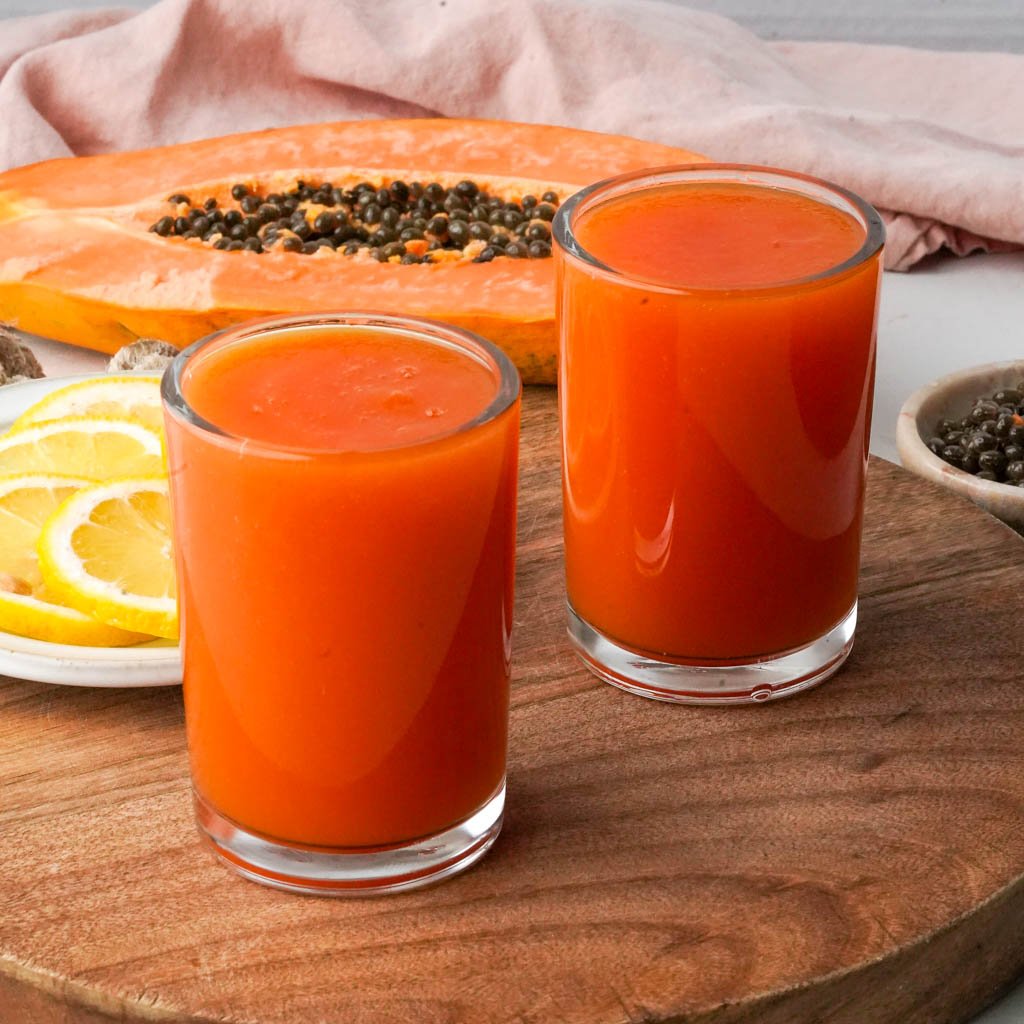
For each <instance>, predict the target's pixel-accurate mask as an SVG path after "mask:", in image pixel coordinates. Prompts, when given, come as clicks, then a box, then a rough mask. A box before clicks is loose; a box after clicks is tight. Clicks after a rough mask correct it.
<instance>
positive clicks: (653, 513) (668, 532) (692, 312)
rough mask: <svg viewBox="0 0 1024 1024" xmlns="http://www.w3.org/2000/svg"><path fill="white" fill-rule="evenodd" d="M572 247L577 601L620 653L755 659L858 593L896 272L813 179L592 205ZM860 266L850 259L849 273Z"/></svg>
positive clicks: (563, 298) (567, 290)
mask: <svg viewBox="0 0 1024 1024" xmlns="http://www.w3.org/2000/svg"><path fill="white" fill-rule="evenodd" d="M575 218H576V219H575V223H574V226H573V232H574V235H575V238H576V240H577V242H578V244H579V246H580V248H581V249H582V250H584V251H585V253H586V254H589V257H590V259H586V258H582V259H581V258H570V257H567V256H566V255H565V254H563V253H561V252H559V253H558V256H559V303H560V308H559V316H560V322H561V332H562V335H561V342H562V362H561V377H560V388H561V408H562V429H563V473H564V502H565V544H566V573H567V589H568V598H569V602H570V604H571V606H572V608H573V609H574V610H575V612H576V613H577V615H578V616H580V617H581V618H582V619H583V620H585V621H586V622H587V623H589V625H590V626H592V627H593V628H594V629H596V630H597V631H599V632H600V633H601V634H603V635H604V636H605V637H607V638H609V639H610V640H611V641H612V642H614V643H615V644H617V645H620V646H621V647H624V648H627V649H629V650H633V651H637V652H640V653H642V654H645V655H649V656H651V657H653V658H656V659H659V660H662V661H667V662H673V661H678V662H682V663H686V662H688V661H694V662H697V663H705V664H707V663H711V664H713V663H717V662H723V663H727V662H730V661H735V662H738V663H739V662H756V661H758V660H759V659H762V658H763V657H765V656H767V655H775V654H779V653H780V652H786V651H791V650H794V649H796V648H800V647H802V646H804V645H807V644H809V643H811V642H812V641H814V640H816V638H818V637H821V636H823V635H824V634H825V633H827V632H828V631H829V630H830V629H832V628H833V627H835V626H836V625H837V623H839V622H840V621H841V620H843V619H844V617H845V616H847V614H848V613H849V612H850V611H851V609H852V608H853V607H854V605H855V601H856V594H857V576H858V561H859V551H860V535H861V516H862V508H863V497H864V483H865V471H866V460H867V451H868V433H869V426H870V411H871V400H872V386H873V371H874V360H875V306H876V298H877V291H878V284H879V273H880V264H879V256H878V252H877V251H876V252H875V253H874V254H873V256H870V257H869V258H867V259H864V260H861V261H859V262H858V261H857V260H856V259H854V257H856V256H857V254H858V252H859V250H861V249H862V247H863V246H864V245H865V239H866V237H867V232H866V229H865V226H864V224H862V223H861V222H860V221H859V220H857V219H856V218H855V217H854V216H853V215H851V214H850V213H848V212H846V211H845V210H843V209H839V208H836V207H835V206H832V205H829V204H828V203H826V202H823V201H819V200H817V199H814V198H810V197H809V196H807V195H804V194H801V193H800V192H798V191H789V190H787V189H784V188H778V187H769V186H766V185H761V184H751V183H747V182H744V181H742V180H740V181H695V182H689V181H687V182H680V183H671V184H665V185H660V186H656V187H651V188H648V189H642V190H638V191H633V192H628V193H626V194H624V195H620V196H618V197H613V198H609V199H608V200H606V201H600V202H594V203H593V204H592V205H586V206H583V207H581V208H580V209H579V210H578V211H577V213H576V214H575ZM847 263H848V264H849V265H848V266H846V267H845V268H843V266H842V265H843V264H847Z"/></svg>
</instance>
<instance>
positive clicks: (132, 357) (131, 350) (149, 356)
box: [107, 338, 178, 373]
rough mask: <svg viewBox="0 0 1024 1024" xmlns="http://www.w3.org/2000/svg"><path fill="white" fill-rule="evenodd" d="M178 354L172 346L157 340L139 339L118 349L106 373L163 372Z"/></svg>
mask: <svg viewBox="0 0 1024 1024" xmlns="http://www.w3.org/2000/svg"><path fill="white" fill-rule="evenodd" d="M177 354H178V350H177V349H176V348H175V347H174V346H173V345H168V344H167V342H166V341H160V340H159V339H158V338H139V340H138V341H133V342H132V343H131V344H130V345H125V347H124V348H122V349H118V351H117V352H115V353H114V358H113V359H111V360H110V362H109V363H108V364H107V373H124V372H125V371H126V370H163V368H164V367H165V366H166V365H167V364H168V363H169V362H170V361H171V360H172V359H173V358H174V357H175V356H176V355H177Z"/></svg>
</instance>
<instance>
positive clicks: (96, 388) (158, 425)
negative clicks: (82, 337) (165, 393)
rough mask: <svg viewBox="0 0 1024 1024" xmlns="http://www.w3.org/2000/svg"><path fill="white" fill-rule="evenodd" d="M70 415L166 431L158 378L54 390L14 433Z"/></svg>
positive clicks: (17, 424) (117, 379)
mask: <svg viewBox="0 0 1024 1024" xmlns="http://www.w3.org/2000/svg"><path fill="white" fill-rule="evenodd" d="M67 416H90V417H95V416H102V417H105V418H110V417H113V418H115V419H130V420H138V421H139V422H140V423H143V424H145V425H146V426H147V427H149V429H150V430H155V431H157V432H159V431H161V430H162V429H163V425H164V420H163V412H162V410H161V407H160V378H159V377H97V378H96V379H94V380H80V381H78V382H77V383H75V384H68V385H67V387H63V388H59V389H58V390H56V391H51V392H50V394H48V395H47V396H46V397H45V398H43V399H40V400H39V401H38V402H36V403H35V405H32V406H29V408H28V409H26V410H25V411H24V412H23V413H22V414H21V415H20V416H19V417H18V418H17V419H16V420H15V421H14V423H13V425H12V426H11V430H23V429H24V428H25V427H28V426H32V425H33V424H36V423H47V422H49V421H50V420H59V419H63V418H65V417H67Z"/></svg>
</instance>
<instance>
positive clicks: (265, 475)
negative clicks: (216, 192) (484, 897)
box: [163, 313, 520, 893]
mask: <svg viewBox="0 0 1024 1024" xmlns="http://www.w3.org/2000/svg"><path fill="white" fill-rule="evenodd" d="M163 391H164V403H165V420H166V426H167V442H168V454H169V461H170V473H171V497H172V510H173V517H174V528H175V545H176V557H177V565H178V573H179V594H180V600H181V605H182V609H181V610H182V635H183V655H184V666H185V675H184V693H185V713H186V728H187V733H188V743H189V756H190V762H191V770H192V779H193V787H194V793H195V804H196V811H197V818H198V822H199V826H200V830H201V831H202V832H203V833H204V834H205V836H206V837H207V838H208V839H209V840H210V841H211V842H212V844H213V846H214V849H215V850H216V852H217V853H218V854H219V855H220V856H221V858H222V859H224V860H225V861H226V862H227V863H228V864H230V865H231V866H233V867H234V868H235V869H236V870H237V871H239V872H240V873H241V874H243V875H245V876H247V877H250V878H253V879H255V880H257V881H261V882H264V883H267V884H270V885H275V886H278V887H281V888H286V889H293V890H299V891H308V892H319V893H341V892H355V893H366V892H374V891H387V890H392V889H403V888H410V887H413V886H416V885H420V884H423V883H425V882H429V881H432V880H435V879H438V878H442V877H445V876H447V875H450V874H453V873H455V872H456V871H459V870H461V869H463V868H465V867H467V866H469V865H470V864H471V863H473V862H474V861H475V860H476V859H478V858H479V857H480V856H482V854H483V853H484V852H485V851H486V850H487V849H488V847H489V846H490V845H491V843H493V841H494V839H495V837H496V836H497V834H498V831H499V829H500V827H501V816H502V808H503V805H504V792H505V755H506V744H507V722H508V682H509V652H510V632H511V625H512V590H513V564H514V531H515V507H516V473H517V443H518V429H519V400H520V399H519V396H520V384H519V378H518V374H517V373H516V370H515V368H514V367H513V365H512V364H511V362H510V361H509V360H508V358H507V357H506V356H505V355H504V354H503V353H501V352H500V351H499V350H498V349H496V348H494V347H493V346H492V345H490V344H489V343H487V342H485V341H483V340H482V339H480V338H477V337H475V336H473V335H471V334H469V333H467V332H464V331H460V330H458V329H455V328H451V327H446V326H443V325H440V324H434V323H431V322H429V321H422V320H417V319H412V318H403V317H397V316H385V315H376V314H347V313H338V314H322V315H312V316H303V317H298V316H296V317H278V318H273V319H269V320H264V321H254V322H252V323H249V324H244V325H241V326H238V327H234V328H230V329H228V330H226V331H222V332H221V333H219V334H216V335H213V336H212V337H210V338H207V339H206V340H204V341H201V342H199V343H197V344H196V345H193V346H192V347H191V348H189V349H186V350H185V351H184V352H182V353H181V354H180V355H179V356H178V357H177V358H176V360H175V361H174V363H173V364H172V366H171V367H170V368H169V369H168V372H167V374H166V376H165V378H164V385H163Z"/></svg>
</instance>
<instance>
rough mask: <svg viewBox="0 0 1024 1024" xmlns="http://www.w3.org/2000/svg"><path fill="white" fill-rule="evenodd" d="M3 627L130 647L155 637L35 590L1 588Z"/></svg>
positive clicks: (52, 638)
mask: <svg viewBox="0 0 1024 1024" xmlns="http://www.w3.org/2000/svg"><path fill="white" fill-rule="evenodd" d="M0 630H2V631H3V632H5V633H16V634H17V635H18V636H27V637H31V638H32V639H33V640H46V641H48V642H49V643H52V644H73V645H75V646H76V647H127V646H128V645H129V644H137V643H140V642H141V641H143V640H150V639H152V638H151V637H149V636H143V635H142V634H140V633H130V632H128V631H126V630H123V629H118V628H117V627H115V626H107V625H105V624H104V623H102V622H97V621H96V620H95V619H93V618H90V617H89V616H88V615H83V614H82V613H81V612H78V611H75V610H74V609H73V608H64V607H62V606H61V605H59V604H51V603H50V602H49V601H43V600H41V599H40V598H38V597H34V596H32V595H31V594H15V593H10V592H8V591H6V590H4V589H2V588H0Z"/></svg>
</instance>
